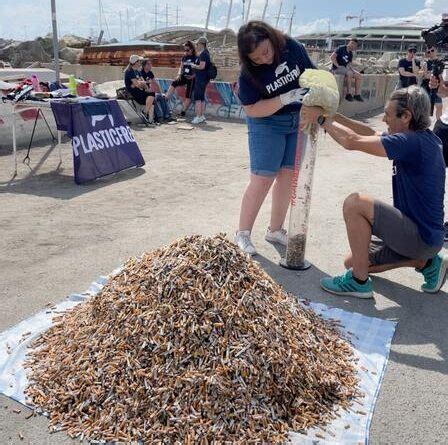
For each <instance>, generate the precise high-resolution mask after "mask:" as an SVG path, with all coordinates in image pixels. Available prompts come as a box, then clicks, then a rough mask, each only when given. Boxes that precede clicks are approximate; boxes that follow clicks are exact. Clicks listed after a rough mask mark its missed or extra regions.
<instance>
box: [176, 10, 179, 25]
mask: <svg viewBox="0 0 448 445" xmlns="http://www.w3.org/2000/svg"><path fill="white" fill-rule="evenodd" d="M178 25H179V6H176V26H178Z"/></svg>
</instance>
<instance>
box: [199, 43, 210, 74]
mask: <svg viewBox="0 0 448 445" xmlns="http://www.w3.org/2000/svg"><path fill="white" fill-rule="evenodd" d="M201 62H205V68H204V69H203V70H196V82H208V81H209V78H208V72H207V71H208V68H209V67H210V53H209V52H208V50H207V49H204V51H202V52H201V54H199V56H198V60H197V63H196V65H199V64H200V63H201Z"/></svg>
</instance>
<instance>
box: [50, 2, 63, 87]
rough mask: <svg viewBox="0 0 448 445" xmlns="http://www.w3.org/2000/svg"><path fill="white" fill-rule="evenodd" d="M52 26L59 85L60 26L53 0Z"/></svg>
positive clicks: (55, 67) (55, 65)
mask: <svg viewBox="0 0 448 445" xmlns="http://www.w3.org/2000/svg"><path fill="white" fill-rule="evenodd" d="M51 24H52V27H53V58H54V72H55V77H56V82H57V83H58V84H59V82H60V80H61V76H60V74H59V42H58V25H57V22H56V0H51Z"/></svg>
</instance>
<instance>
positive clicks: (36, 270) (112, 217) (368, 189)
mask: <svg viewBox="0 0 448 445" xmlns="http://www.w3.org/2000/svg"><path fill="white" fill-rule="evenodd" d="M370 122H371V123H372V125H380V124H381V122H380V118H379V117H376V118H372V119H370ZM135 135H136V138H137V140H138V143H139V146H140V148H141V150H142V153H143V156H144V158H145V160H146V163H147V164H146V166H145V167H144V168H141V169H133V170H129V171H127V172H122V173H120V174H118V175H116V176H114V177H109V178H105V179H102V180H99V181H97V182H95V183H94V184H91V185H85V186H77V185H75V184H74V182H73V167H72V155H71V149H70V145H69V144H65V145H64V147H63V162H62V165H61V166H59V167H58V156H57V153H56V150H54V149H53V148H52V147H50V146H42V147H37V148H34V149H33V150H32V155H31V159H32V162H31V168H29V167H27V166H25V165H23V164H20V166H19V174H18V176H17V177H16V178H15V179H14V181H12V182H9V180H10V172H11V171H12V170H11V169H12V167H11V157H10V156H9V153H6V152H2V153H0V203H1V205H0V223H1V230H2V236H1V237H0V251H1V258H0V283H1V286H0V298H1V301H2V311H1V314H0V331H3V330H5V329H7V328H8V327H10V326H13V325H14V324H16V323H18V322H19V321H21V320H23V319H25V318H27V317H29V316H31V315H33V314H34V313H36V312H38V311H39V310H41V309H42V308H43V307H44V306H45V304H46V303H47V302H49V301H60V300H62V299H63V298H64V297H65V296H66V295H68V294H70V293H72V292H77V291H83V290H84V289H86V288H87V287H88V285H89V283H90V282H91V281H93V280H94V279H95V278H96V277H98V276H99V275H101V274H105V273H108V272H110V271H111V270H112V269H114V268H115V267H116V266H118V265H119V264H121V263H122V262H123V261H125V260H126V259H127V258H128V257H130V256H134V255H138V254H139V253H141V252H142V251H144V250H151V249H153V248H156V247H159V246H162V245H164V244H167V243H169V242H170V241H171V240H173V239H175V238H177V237H180V236H183V235H186V234H193V233H200V234H215V233H218V232H226V233H228V234H229V235H232V233H233V231H234V230H235V226H236V224H237V221H238V214H239V205H240V198H241V195H242V192H243V190H244V187H245V185H246V183H247V179H248V155H247V136H246V127H245V125H244V124H241V123H231V122H220V121H211V122H209V123H208V124H207V125H206V126H203V127H201V128H196V129H194V130H192V131H185V130H180V129H177V128H176V127H175V126H164V127H160V128H156V129H141V128H136V129H135ZM23 156H24V151H23V150H22V151H20V152H19V159H20V160H21V159H22V158H23ZM390 182H391V164H390V163H389V161H387V160H384V159H379V158H373V157H368V156H367V155H363V154H360V153H351V152H346V151H344V150H343V149H342V148H340V147H338V146H337V145H336V144H335V143H333V142H331V141H330V139H329V138H327V139H326V138H325V137H323V136H322V137H321V140H320V143H319V153H318V159H317V166H316V171H315V180H314V190H313V200H312V210H311V221H310V229H309V237H308V248H307V258H308V260H310V261H311V262H312V264H313V267H312V269H310V270H308V271H306V272H300V273H297V272H293V271H289V270H285V269H282V268H280V267H279V266H278V265H277V264H278V260H279V253H278V251H277V250H276V249H275V247H274V246H272V245H270V244H268V243H266V242H265V241H264V240H263V236H264V231H265V229H266V227H267V224H268V218H269V210H270V203H269V202H266V203H265V205H264V206H263V208H262V211H261V213H260V216H259V218H258V220H257V222H256V226H255V229H254V234H253V238H254V242H255V244H256V246H257V248H258V249H259V252H260V255H259V256H258V260H259V261H260V263H261V264H262V266H263V267H264V268H265V269H266V271H267V272H268V273H269V274H270V275H271V276H272V277H273V278H274V279H276V280H277V281H278V282H279V283H281V284H282V285H283V286H284V287H285V288H286V289H287V290H288V291H291V292H293V293H295V294H300V295H301V296H303V297H308V298H310V299H312V300H314V301H319V302H323V303H325V304H328V305H332V306H337V307H341V308H343V309H345V310H348V311H356V312H361V313H363V314H366V315H370V316H375V317H381V318H384V319H389V320H396V321H398V322H399V324H398V328H397V331H396V335H395V338H394V341H393V346H392V351H391V355H390V362H389V364H388V367H387V372H386V376H385V379H384V382H383V385H382V387H381V392H380V395H379V399H378V402H377V406H376V410H375V415H374V418H373V423H372V427H371V434H370V438H371V442H372V443H381V444H384V443H394V444H405V443H416V444H417V443H418V444H429V443H436V442H439V443H447V442H448V418H447V416H446V406H447V400H448V398H447V395H448V376H447V374H448V364H447V357H448V341H447V334H448V323H447V322H446V320H447V315H448V304H447V295H446V293H445V292H440V293H439V294H437V295H434V296H432V295H428V294H423V293H421V292H420V290H419V287H420V284H421V277H420V276H419V275H418V274H417V273H416V272H415V271H413V270H411V269H406V270H405V269H403V270H398V271H394V272H389V273H385V274H383V275H381V277H375V278H374V286H375V291H376V296H375V299H374V300H370V301H358V300H355V299H344V298H337V297H332V296H330V295H328V294H325V293H324V292H323V291H321V290H320V288H319V279H320V278H321V277H322V276H325V275H327V274H334V273H338V272H341V271H342V261H343V257H344V253H345V251H346V249H347V246H348V245H347V241H346V236H345V229H344V224H343V219H342V214H341V208H342V202H343V199H344V197H345V196H347V195H348V194H349V193H350V192H353V191H361V192H365V193H369V194H371V195H374V196H376V197H378V198H382V199H384V200H386V201H390V199H391V184H390ZM17 405H18V404H16V403H14V402H13V401H11V400H9V399H7V398H6V397H3V396H0V443H1V444H19V443H20V444H22V443H28V444H36V445H40V444H52V445H53V444H54V445H56V444H68V443H75V442H74V441H73V442H72V441H71V440H69V439H68V438H67V436H66V435H65V434H63V433H58V434H54V435H50V434H49V433H48V430H47V421H46V419H45V418H43V417H38V418H32V419H31V420H25V415H26V413H27V412H28V410H27V409H24V408H23V407H22V412H21V413H20V414H14V413H13V412H12V409H13V408H14V407H16V406H17ZM19 431H21V432H22V433H23V435H24V437H25V438H24V440H23V441H21V440H19V437H18V432H19Z"/></svg>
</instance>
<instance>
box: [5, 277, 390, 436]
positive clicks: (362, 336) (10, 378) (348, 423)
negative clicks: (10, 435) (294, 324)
mask: <svg viewBox="0 0 448 445" xmlns="http://www.w3.org/2000/svg"><path fill="white" fill-rule="evenodd" d="M118 271H119V269H117V270H115V271H114V272H112V274H115V273H117V272H118ZM112 274H111V275H112ZM106 280H107V277H100V278H99V279H98V280H97V281H95V282H94V283H92V284H91V286H90V288H89V289H88V290H87V291H86V292H84V293H82V294H73V295H70V296H69V297H68V298H67V299H66V300H65V301H63V302H61V303H59V304H57V305H56V306H55V307H53V308H52V309H50V308H47V309H45V310H43V311H42V312H39V313H38V314H36V315H34V316H32V317H30V318H28V319H27V320H24V321H22V322H21V323H19V324H18V325H16V326H14V327H12V328H10V329H8V330H7V331H5V332H3V333H2V334H0V393H3V394H5V395H6V396H8V397H11V398H12V399H14V400H16V401H18V402H20V403H22V404H24V405H26V401H25V395H24V390H25V388H26V386H27V384H28V381H27V377H26V371H25V369H24V368H23V362H24V360H25V355H26V352H27V347H28V345H29V344H30V342H31V341H32V340H33V339H35V338H37V337H38V336H39V335H40V334H41V333H42V332H44V331H45V330H47V329H48V328H49V327H50V326H51V324H52V321H51V320H52V317H53V316H54V315H55V314H58V313H60V312H61V311H65V310H67V309H70V308H72V307H74V306H75V305H77V304H80V303H82V302H83V301H85V300H86V299H87V298H89V297H91V296H92V295H94V294H96V293H97V292H98V291H99V290H100V289H101V288H102V286H103V284H104V283H105V282H106ZM310 306H311V307H312V308H313V309H314V310H315V311H316V312H317V313H319V314H321V315H322V317H324V318H333V319H337V320H340V322H341V324H342V326H343V328H342V330H343V331H345V332H346V333H347V335H348V336H349V337H351V339H352V343H353V346H354V349H355V355H356V356H357V357H358V358H359V363H358V366H359V370H358V373H359V377H360V389H361V391H362V392H363V393H364V394H365V397H364V399H363V400H362V405H360V404H358V403H354V404H353V406H352V411H350V412H346V411H342V410H341V411H340V413H339V414H340V415H341V416H340V417H339V418H337V419H336V420H335V421H333V422H332V423H331V424H330V425H328V426H326V427H325V431H323V430H322V429H313V430H310V431H308V434H307V435H306V436H305V435H302V434H297V433H291V440H292V442H293V443H294V444H315V443H319V444H326V443H328V444H335V443H338V444H347V445H349V444H353V445H354V444H356V445H358V444H359V443H368V438H369V427H370V423H371V420H372V414H373V409H374V406H375V402H376V399H377V397H378V392H379V388H380V384H381V381H382V379H383V376H384V372H385V369H386V364H387V360H388V356H389V351H390V345H391V342H392V337H393V335H394V331H395V326H396V323H394V322H391V321H387V320H381V319H379V318H372V317H367V316H365V315H361V314H358V313H352V312H347V311H343V310H342V309H335V308H330V307H328V306H325V305H323V304H318V303H310ZM316 434H317V436H316Z"/></svg>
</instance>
